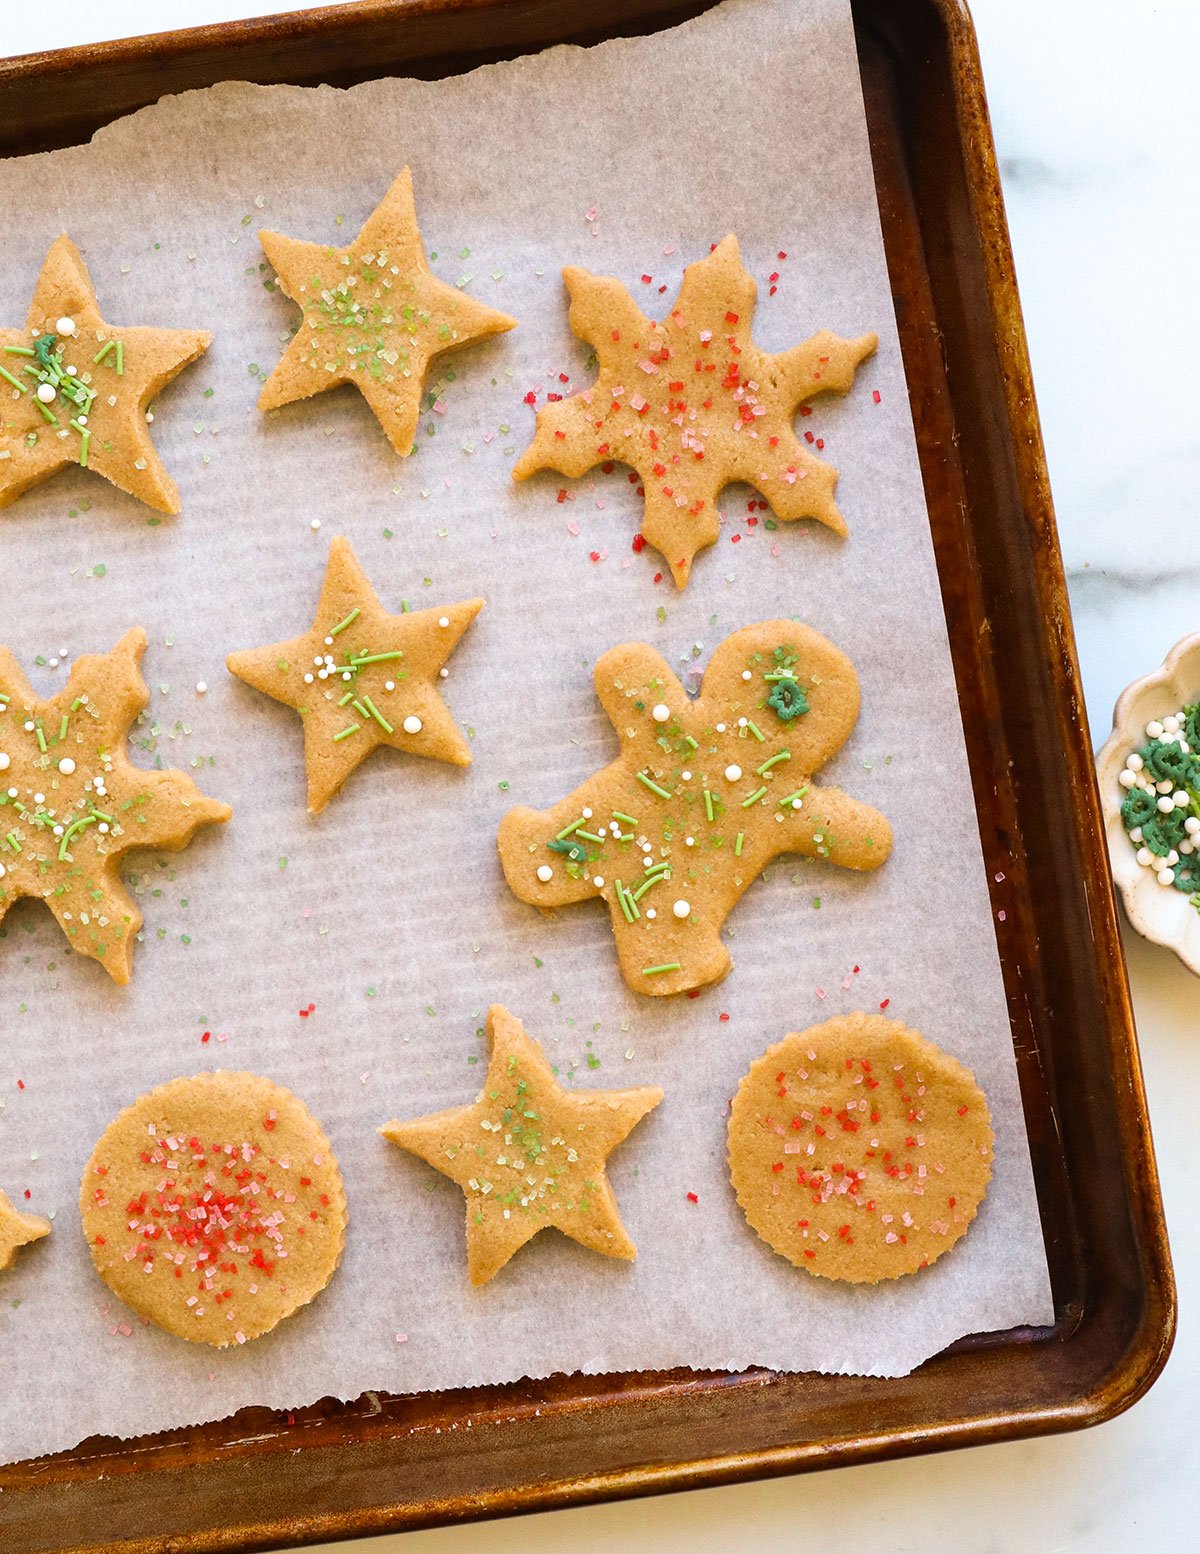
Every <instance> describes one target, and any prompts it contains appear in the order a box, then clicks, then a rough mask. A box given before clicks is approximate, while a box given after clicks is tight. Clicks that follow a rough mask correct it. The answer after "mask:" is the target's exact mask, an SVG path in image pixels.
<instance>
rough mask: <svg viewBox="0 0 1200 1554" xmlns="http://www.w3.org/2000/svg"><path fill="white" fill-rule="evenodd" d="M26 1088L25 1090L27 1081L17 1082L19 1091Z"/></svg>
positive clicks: (19, 1080)
mask: <svg viewBox="0 0 1200 1554" xmlns="http://www.w3.org/2000/svg"><path fill="white" fill-rule="evenodd" d="M24 1088H25V1081H24V1080H23V1079H18V1080H17V1089H18V1090H24Z"/></svg>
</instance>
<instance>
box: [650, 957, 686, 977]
mask: <svg viewBox="0 0 1200 1554" xmlns="http://www.w3.org/2000/svg"><path fill="white" fill-rule="evenodd" d="M679 970H681V967H680V965H679V962H678V961H677V960H672V961H668V962H667V964H666V965H665V966H643V967H642V975H643V976H644V977H658V976H661V975H662V973H663V972H664V971H679Z"/></svg>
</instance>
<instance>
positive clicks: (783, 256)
mask: <svg viewBox="0 0 1200 1554" xmlns="http://www.w3.org/2000/svg"><path fill="white" fill-rule="evenodd" d="M778 258H780V259H786V258H787V254H785V253H784V251H783V249H782V248H781V249H780V250H779V254H778Z"/></svg>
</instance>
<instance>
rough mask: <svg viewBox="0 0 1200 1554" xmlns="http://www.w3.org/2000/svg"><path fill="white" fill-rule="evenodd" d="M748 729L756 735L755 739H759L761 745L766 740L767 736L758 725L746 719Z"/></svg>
mask: <svg viewBox="0 0 1200 1554" xmlns="http://www.w3.org/2000/svg"><path fill="white" fill-rule="evenodd" d="M746 727H747V728H748V729H749V730H750V732H751V733H752V734H753V735H754V737H755V739H757V740H758V742H759V743H760V744H761V743H762V742H763V740H764V739H766V737H767V736H766V735H765V734H764V733H763V731H762V729H761V728H759V726H758V724H757V723H751V721H750V719H749V718H747V719H746Z"/></svg>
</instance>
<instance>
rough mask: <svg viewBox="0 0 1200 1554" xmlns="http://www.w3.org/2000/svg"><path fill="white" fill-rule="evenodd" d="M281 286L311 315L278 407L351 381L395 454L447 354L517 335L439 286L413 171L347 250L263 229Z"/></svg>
mask: <svg viewBox="0 0 1200 1554" xmlns="http://www.w3.org/2000/svg"><path fill="white" fill-rule="evenodd" d="M259 240H260V241H261V243H262V246H263V251H264V253H265V254H266V256H267V258H268V259H269V260H270V261H271V264H272V265H273V267H274V269H275V273H276V274H277V275H278V277H279V285H280V287H281V289H282V290H283V291H284V292H285V293H286V294H287V295H288V296H289V297H290V298H291V299H292V301H293V302H295V303H296V304H297V305H298V306H299V307H301V308H303V310H304V316H303V318H302V319H301V321H300V327H299V329H298V330H297V331H296V334H295V336H294V337H293V339H292V341H291V344H290V345H289V346H288V348H287V350H286V351H285V352H284V353H283V356H282V358H281V359H280V362H279V365H278V366H277V367H276V368H275V371H274V372H273V373H272V374H271V376H270V377H269V378H268V379H267V381H266V383H264V384H263V389H262V393H261V394H260V395H259V397H258V407H259V409H260V410H275V409H277V408H278V407H279V406H280V405H290V404H291V403H292V402H293V401H294V400H297V399H308V398H309V397H310V396H311V395H313V394H321V393H324V391H325V390H326V389H330V388H337V387H338V385H339V384H342V383H353V384H354V386H355V388H357V389H358V391H359V392H360V393H361V394H362V396H363V398H364V399H365V400H366V401H367V403H368V404H369V405H370V407H371V409H372V410H373V411H374V412H375V414H376V415H377V416H378V418H379V423H380V425H381V426H382V427H383V429H384V431H385V432H386V433H387V438H388V441H389V442H390V443H391V445H392V447H393V448H394V449H395V450H396V452H397V453H399V454H401V455H406V454H409V453H411V452H412V448H413V438H414V437H415V436H416V431H417V421H418V419H419V416H420V409H421V391H422V388H423V386H424V383H425V373H426V371H427V369H428V367H429V364H430V362H431V361H433V360H434V358H435V357H437V356H440V355H442V353H443V352H444V351H453V350H457V349H458V348H459V347H460V346H464V345H470V344H471V342H472V341H474V340H483V339H486V338H487V336H489V335H496V334H502V333H504V331H505V330H508V329H515V328H516V322H517V321H516V319H515V318H509V317H508V316H507V315H506V314H504V313H498V312H497V311H496V309H495V308H489V307H486V306H485V305H484V304H483V303H482V302H476V301H475V299H474V297H470V296H468V295H467V294H466V293H465V292H463V291H460V290H459V289H458V287H456V286H449V285H447V283H446V282H445V281H440V280H438V278H437V276H436V275H434V273H433V271H432V270H431V269H430V268H429V264H428V262H427V261H426V258H425V244H424V242H423V240H422V238H421V233H420V230H419V228H418V227H417V213H416V209H415V207H414V205H413V190H412V175H411V174H410V172H409V170H408V168H407V167H406V168H405V169H404V170H403V172H402V173H401V174H400V176H399V177H398V178H397V179H396V181H395V182H394V183H393V184H392V186H391V188H390V189H389V190H388V192H387V193H386V194H385V195H384V197H383V199H382V200H381V201H380V202H379V204H378V205H377V206H376V207H375V210H374V211H373V212H372V214H371V215H370V216H369V217H368V218H367V223H366V225H365V226H364V227H363V229H362V231H361V232H360V233H359V234H358V236H357V237H356V238H355V239H354V241H353V243H351V244H350V246H349V247H348V248H334V247H332V246H331V245H329V244H328V243H306V242H302V241H301V240H300V239H299V238H294V237H284V236H282V234H280V233H278V232H260V233H259Z"/></svg>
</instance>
